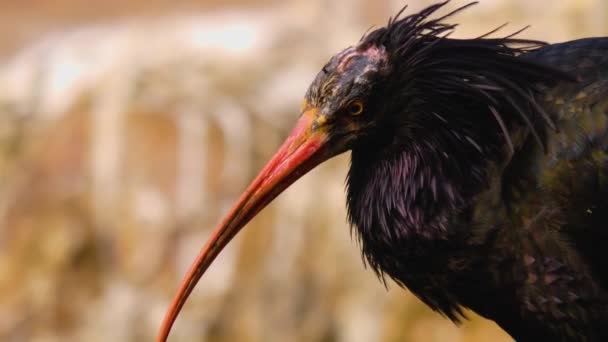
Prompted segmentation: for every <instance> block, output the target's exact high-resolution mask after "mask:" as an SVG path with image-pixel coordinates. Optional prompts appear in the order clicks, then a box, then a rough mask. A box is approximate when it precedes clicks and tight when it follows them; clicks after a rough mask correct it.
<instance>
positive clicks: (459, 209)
mask: <svg viewBox="0 0 608 342" xmlns="http://www.w3.org/2000/svg"><path fill="white" fill-rule="evenodd" d="M470 149H471V146H469V145H465V144H464V143H463V144H462V146H441V145H438V144H437V139H434V138H433V137H429V139H428V140H426V141H425V140H421V141H418V142H411V141H410V142H408V143H407V144H404V143H400V142H399V141H392V142H389V141H384V142H376V143H371V144H366V145H365V146H356V147H354V148H353V150H352V157H351V158H352V159H351V167H350V171H349V173H348V179H347V205H348V214H349V221H350V223H351V227H352V228H354V229H355V230H356V232H357V236H358V238H359V240H360V242H361V244H362V248H363V253H364V255H365V256H366V258H367V259H368V261H369V262H370V264H371V265H372V266H374V264H375V262H374V258H375V257H377V256H378V255H380V254H381V253H375V251H377V250H384V251H386V249H398V250H401V251H404V250H409V249H410V248H412V250H415V249H418V248H417V246H418V247H419V246H421V244H423V243H424V242H425V241H426V242H429V241H439V240H441V241H448V240H450V241H462V239H464V238H466V236H464V235H466V234H467V233H466V232H465V231H462V230H461V229H464V227H461V226H460V225H458V224H457V222H458V221H459V220H460V219H461V218H462V216H461V215H468V213H467V206H466V203H468V202H469V201H467V200H468V199H470V198H471V197H472V196H475V194H477V193H479V192H480V191H481V190H482V189H484V188H486V186H485V184H486V183H487V177H486V174H485V173H486V170H487V169H488V168H487V167H486V166H487V163H488V161H487V159H484V158H483V156H482V155H480V154H479V153H477V155H476V154H475V153H470ZM458 234H462V235H463V236H461V238H459V237H458V236H457V235H458Z"/></svg>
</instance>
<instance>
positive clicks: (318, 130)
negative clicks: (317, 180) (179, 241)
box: [157, 109, 342, 342]
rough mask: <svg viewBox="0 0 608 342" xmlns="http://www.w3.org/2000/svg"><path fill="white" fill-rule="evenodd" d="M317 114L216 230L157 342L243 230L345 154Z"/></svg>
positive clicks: (304, 119) (303, 122) (310, 114)
mask: <svg viewBox="0 0 608 342" xmlns="http://www.w3.org/2000/svg"><path fill="white" fill-rule="evenodd" d="M317 114H318V110H317V109H310V110H307V111H306V112H304V113H303V114H302V116H301V117H300V119H299V121H298V123H297V125H296V127H295V128H294V129H293V131H292V132H291V134H290V135H289V137H287V140H285V142H284V143H283V146H281V148H280V149H279V150H278V151H277V153H276V154H275V155H274V157H272V159H271V160H270V161H269V162H268V163H267V164H266V166H265V167H264V169H262V171H261V172H260V174H259V175H258V176H257V177H256V178H255V179H254V180H253V182H252V183H251V185H249V187H248V188H247V190H245V192H244V193H243V194H242V195H241V198H240V199H239V200H238V202H237V203H236V205H235V206H234V207H233V208H232V210H231V211H230V213H228V215H227V216H226V217H225V218H224V220H223V221H222V223H221V224H220V225H219V226H218V227H217V228H216V229H215V231H214V232H213V235H211V238H209V240H208V241H207V243H206V244H205V246H204V247H203V249H202V250H201V252H200V253H199V255H198V257H197V258H196V260H195V261H194V263H193V264H192V266H191V267H190V270H189V271H188V273H187V274H186V276H185V277H184V280H183V281H182V283H181V285H180V287H179V290H178V291H177V293H176V295H175V298H174V299H173V302H172V303H171V307H170V308H169V310H168V311H167V313H166V315H165V320H164V321H163V324H162V326H161V329H160V333H159V335H158V338H157V341H159V342H164V341H166V340H167V338H168V336H169V332H170V330H171V327H172V325H173V323H174V322H175V319H176V318H177V315H178V314H179V312H180V310H181V308H182V306H184V303H185V302H186V300H187V298H188V296H189V295H190V293H191V292H192V290H193V289H194V287H195V286H196V284H197V283H198V281H199V279H200V278H201V276H202V275H203V273H205V271H206V270H207V268H208V267H209V265H211V263H212V262H213V260H214V259H215V257H216V256H217V255H218V254H219V253H220V252H221V250H222V249H223V248H224V246H226V245H227V244H228V242H230V240H231V239H232V238H233V237H234V236H235V235H236V234H237V233H238V232H239V231H240V230H241V228H243V226H245V225H246V224H247V222H249V221H250V220H251V219H252V218H253V217H254V216H255V215H256V214H257V213H258V212H260V210H262V209H263V208H264V207H266V205H268V203H270V202H271V201H272V200H273V199H274V198H275V197H277V196H278V195H279V194H280V193H281V192H283V190H285V189H286V188H287V187H288V186H289V185H291V184H292V183H293V182H295V181H296V180H297V179H298V178H300V177H301V176H303V175H304V174H305V173H307V172H308V171H310V170H311V169H313V168H314V167H315V166H317V165H319V164H320V163H322V162H323V161H325V160H327V159H329V158H331V157H333V156H334V155H336V154H338V153H339V152H342V151H339V150H337V149H336V148H335V147H334V149H330V147H329V145H328V144H327V142H328V140H329V135H328V133H327V132H326V128H325V127H323V126H324V125H322V124H320V122H318V121H317V122H316V123H315V120H316V118H317ZM315 126H319V127H315Z"/></svg>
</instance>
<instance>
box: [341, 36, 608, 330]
mask: <svg viewBox="0 0 608 342" xmlns="http://www.w3.org/2000/svg"><path fill="white" fill-rule="evenodd" d="M518 58H529V59H532V60H533V61H534V62H539V63H543V64H547V65H551V66H553V67H557V68H559V69H560V70H564V71H567V72H571V73H573V74H576V75H577V77H578V78H579V79H578V80H577V81H576V82H567V81H564V82H560V83H558V84H555V85H552V86H551V87H546V89H543V90H542V91H540V92H539V93H538V94H537V95H536V97H537V98H538V104H539V105H541V106H543V108H545V110H546V112H547V114H548V115H550V118H551V120H552V121H553V122H554V123H555V129H551V128H549V127H544V128H543V129H542V132H541V133H542V135H543V137H544V138H543V141H544V144H546V147H545V148H543V146H542V145H539V144H538V143H537V141H536V140H535V138H534V137H533V135H532V134H531V133H530V132H523V131H525V130H526V129H527V127H526V126H519V127H518V128H517V129H515V130H512V133H511V134H512V136H513V137H512V138H511V139H512V140H513V144H514V145H515V146H514V149H515V151H514V153H513V154H512V155H511V154H509V153H504V154H503V156H501V158H496V157H495V158H492V157H483V158H480V159H476V158H471V157H468V158H467V157H466V154H472V155H475V154H483V152H481V151H479V150H478V148H479V149H481V148H480V147H479V144H482V142H481V141H480V142H477V143H472V141H471V140H469V139H472V138H469V139H466V136H465V134H466V133H465V132H458V131H456V132H448V133H447V134H450V133H452V134H456V135H458V134H460V135H461V137H458V136H455V137H454V139H445V140H443V142H442V140H441V139H439V138H436V137H435V136H434V135H433V134H434V133H432V132H425V134H424V135H422V136H421V137H418V138H417V139H415V140H416V142H414V143H412V141H410V139H409V138H408V137H405V138H403V140H404V141H400V139H399V138H397V139H394V136H393V139H392V140H391V141H389V142H384V143H383V142H380V143H377V144H375V143H374V142H370V141H365V142H364V143H363V144H362V146H357V147H353V149H352V165H351V169H350V171H349V183H348V204H349V209H350V220H351V223H352V224H353V227H354V228H355V229H356V231H357V233H358V234H359V237H360V243H361V244H362V247H363V251H364V254H365V256H366V257H367V260H368V262H369V263H370V265H371V266H372V267H373V268H374V269H375V270H376V271H377V272H378V273H379V274H387V275H389V276H390V277H391V278H393V279H394V280H395V281H397V282H398V283H399V284H400V285H403V286H405V287H407V288H408V289H410V290H411V291H412V292H413V293H414V294H415V295H416V296H418V297H419V298H420V299H421V300H422V301H423V302H425V303H426V304H427V305H428V306H430V307H431V308H433V309H435V310H437V311H440V312H441V313H443V314H445V315H446V316H448V317H449V318H451V319H453V320H455V321H458V320H459V316H461V315H462V311H461V309H460V308H461V306H465V307H468V308H470V309H472V310H474V311H476V312H477V313H479V314H480V315H482V316H485V317H487V318H490V319H492V320H495V321H496V322H497V323H498V324H499V325H500V326H501V327H503V328H504V329H505V330H506V331H508V332H509V333H510V334H511V335H512V336H513V337H514V338H516V339H517V340H518V341H538V340H550V341H562V340H563V341H604V340H608V327H607V326H606V323H608V292H607V291H608V282H607V280H608V279H607V276H608V267H607V266H608V264H607V263H608V251H607V250H606V249H604V248H603V247H602V245H603V243H604V242H606V241H608V231H607V228H608V39H606V38H597V39H583V40H579V41H573V42H568V43H563V44H555V45H551V46H546V47H543V48H541V49H539V50H536V51H534V52H530V53H528V54H525V55H523V56H520V57H518ZM504 76H505V77H509V75H504ZM513 81H514V82H515V81H517V80H513ZM500 109H501V108H500V107H499V108H497V110H500ZM457 110H458V109H457V108H453V109H451V111H452V114H451V115H450V116H447V115H446V116H445V118H443V119H439V118H438V119H437V121H438V122H436V123H435V124H434V125H433V128H434V129H435V130H437V131H440V130H441V128H440V127H439V124H440V123H441V122H442V121H443V120H446V121H447V122H445V125H446V126H447V128H448V130H451V129H454V127H453V126H450V122H449V120H450V119H449V118H450V117H451V116H452V115H454V114H455V113H456V111H457ZM480 128H482V129H485V128H484V127H483V126H482V127H480ZM437 134H438V135H441V134H443V133H442V132H439V133H437ZM442 143H445V145H443V144H442ZM475 145H477V146H475ZM489 153H494V152H492V151H489ZM463 154H464V155H463ZM408 180H409V181H408ZM438 203H442V204H439V205H438Z"/></svg>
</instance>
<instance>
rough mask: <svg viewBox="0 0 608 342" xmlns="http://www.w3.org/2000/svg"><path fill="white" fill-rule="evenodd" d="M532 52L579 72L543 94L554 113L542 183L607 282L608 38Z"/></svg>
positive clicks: (567, 229)
mask: <svg viewBox="0 0 608 342" xmlns="http://www.w3.org/2000/svg"><path fill="white" fill-rule="evenodd" d="M528 57H529V58H534V59H536V60H538V61H540V62H543V63H548V64H550V65H553V66H555V67H558V68H560V69H562V70H564V71H566V72H569V73H571V74H573V75H575V76H576V77H577V78H578V82H562V83H560V84H558V85H556V86H555V87H553V88H551V89H548V90H547V92H546V93H545V95H544V98H543V99H541V100H542V102H543V104H544V108H545V109H546V110H547V112H548V113H551V115H552V116H553V118H554V119H555V126H556V130H555V131H551V132H549V133H547V153H546V154H545V156H544V159H543V160H542V161H541V162H540V163H539V164H537V165H536V169H537V170H538V173H537V177H538V178H537V179H538V186H539V187H541V188H542V189H544V190H545V191H544V193H545V194H547V196H546V199H547V200H548V202H551V204H549V205H553V206H554V207H555V208H558V210H559V211H560V215H559V218H560V219H559V220H560V224H559V226H560V230H561V231H562V232H564V234H565V235H564V236H565V237H567V238H568V239H569V240H570V241H571V243H572V245H573V249H574V250H575V251H576V252H577V253H579V254H580V255H582V256H583V258H584V259H586V260H587V264H589V265H590V268H591V271H592V272H593V273H594V274H595V275H596V276H597V278H599V279H600V281H601V283H602V285H603V287H604V288H608V249H607V248H605V245H606V243H608V38H587V39H580V40H575V41H572V42H567V43H561V44H554V45H550V46H547V47H545V48H543V49H540V50H538V51H535V52H533V53H530V55H529V56H528Z"/></svg>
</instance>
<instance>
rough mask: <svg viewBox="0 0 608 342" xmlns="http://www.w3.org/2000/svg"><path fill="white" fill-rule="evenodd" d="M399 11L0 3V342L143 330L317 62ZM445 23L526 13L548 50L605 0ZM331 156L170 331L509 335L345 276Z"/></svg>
mask: <svg viewBox="0 0 608 342" xmlns="http://www.w3.org/2000/svg"><path fill="white" fill-rule="evenodd" d="M409 3H410V11H416V10H419V9H421V8H422V7H424V6H426V5H428V4H430V3H431V2H430V1H426V0H425V1H423V0H410V1H409ZM464 3H465V1H453V2H452V3H451V4H450V5H449V6H448V8H454V7H455V6H457V5H463V4H464ZM404 4H405V0H387V1H377V0H283V1H281V0H230V1H226V0H224V1H222V0H201V1H186V0H181V1H171V0H147V1H135V0H129V1H124V0H106V1H88V0H52V1H51V0H20V1H9V0H3V1H1V2H0V340H1V341H45V342H46V341H91V342H94V341H150V340H152V339H153V337H154V336H155V334H156V332H157V329H158V327H159V324H160V322H161V320H162V317H163V315H164V311H165V310H166V308H167V306H168V304H169V301H170V299H171V298H172V296H173V293H174V291H175V290H176V288H177V285H178V283H179V281H180V280H181V278H182V276H183V275H184V273H185V272H186V269H187V268H188V266H189V265H190V263H191V261H192V259H193V258H194V256H195V255H196V254H197V252H198V250H199V248H200V247H201V246H202V244H203V243H204V241H205V240H206V239H207V237H208V236H209V234H210V232H211V230H212V228H213V227H214V226H215V224H216V223H217V222H218V221H219V220H220V219H221V217H222V215H224V214H225V213H226V212H227V211H228V209H229V207H230V205H231V204H232V202H233V201H234V200H235V199H236V198H237V197H238V195H239V193H240V192H241V191H242V190H243V189H244V188H245V186H246V185H247V183H248V182H249V181H250V180H251V179H252V178H253V177H254V175H255V174H256V172H257V171H258V170H259V169H260V168H261V166H262V164H263V163H264V161H265V160H266V159H268V158H269V157H270V156H271V154H272V152H273V151H274V150H275V149H276V148H277V147H278V145H279V144H280V142H281V140H282V138H283V137H285V135H286V134H287V132H288V130H289V127H290V125H291V124H293V122H294V121H295V118H296V116H297V115H298V109H299V103H300V100H301V98H302V96H303V94H304V91H305V89H306V87H307V85H308V83H309V82H310V81H311V80H312V78H313V77H314V75H315V74H316V72H317V71H318V70H319V68H320V66H322V65H323V63H324V62H325V61H326V60H327V59H328V58H329V57H330V56H331V55H332V54H333V53H335V52H337V51H338V50H340V49H341V48H343V47H345V46H347V45H350V44H351V43H353V42H355V41H356V40H357V39H358V38H359V37H360V36H361V34H362V32H363V31H365V30H366V29H367V28H368V27H369V26H371V25H372V24H374V25H376V26H380V25H383V24H384V23H385V22H386V20H387V18H388V16H389V15H392V14H394V13H395V12H396V11H397V10H398V9H399V8H400V7H401V6H403V5H404ZM410 13H411V12H410ZM453 20H454V21H457V22H460V23H461V24H462V25H461V26H460V27H459V29H458V31H457V33H456V36H457V37H464V36H469V37H470V36H477V35H480V34H482V33H485V32H487V31H489V30H491V29H493V28H494V27H496V26H498V25H500V24H502V23H504V22H510V23H511V24H510V26H508V27H507V29H506V30H505V31H502V32H504V34H506V33H508V32H512V31H515V30H517V29H519V28H521V27H523V26H525V25H527V24H531V25H532V27H531V28H530V29H529V30H527V31H526V32H525V33H524V34H523V36H526V37H529V38H535V39H541V40H546V41H549V42H559V41H564V40H569V39H574V38H579V37H584V36H599V35H608V1H605V0H569V1H566V0H559V1H530V0H517V1H507V0H485V1H481V4H480V5H478V6H475V7H473V8H472V9H470V10H467V11H466V12H465V13H462V14H460V15H458V16H457V17H456V18H454V19H453ZM347 163H348V155H344V156H341V157H339V158H336V159H335V160H332V161H330V162H328V163H326V164H325V165H322V166H321V167H319V168H318V169H316V170H314V171H313V172H312V173H311V174H309V175H307V176H306V177H304V178H303V179H301V180H300V181H299V182H298V183H297V184H295V185H294V186H293V187H292V188H291V189H289V190H288V191H286V192H285V193H284V194H283V195H282V196H281V197H280V198H279V199H278V200H277V201H275V203H273V204H272V205H270V206H269V207H268V208H267V209H266V210H265V211H264V212H262V213H261V214H260V215H259V217H257V218H256V219H255V220H254V221H253V222H252V223H251V224H249V226H248V227H247V228H246V229H245V230H244V231H243V232H242V233H241V234H240V235H239V236H238V237H237V238H236V240H235V241H234V242H233V243H232V244H231V245H230V246H229V247H228V249H226V250H225V251H224V252H223V253H222V254H221V256H220V257H219V258H218V259H217V261H216V263H215V264H214V265H213V266H212V267H211V269H210V270H209V271H208V273H207V274H206V276H205V277H204V278H203V280H202V281H201V283H200V284H199V286H198V287H197V289H196V290H195V291H194V293H193V294H192V296H191V298H190V300H189V302H188V303H187V304H186V306H185V308H184V311H183V313H182V315H181V316H180V317H179V319H178V321H177V324H176V326H175V328H174V331H173V335H172V339H171V340H172V341H328V342H329V341H348V342H351V341H352V342H358V341H361V342H363V341H454V342H457V341H462V342H464V341H509V340H510V339H509V337H508V336H507V335H506V334H504V333H503V332H501V331H500V330H499V329H498V328H497V327H496V325H495V324H493V323H492V322H488V321H485V320H483V319H481V318H479V317H476V316H475V315H474V314H471V315H470V316H471V318H472V320H471V321H470V322H467V323H465V324H464V326H463V327H462V328H457V327H455V326H454V325H453V324H452V323H450V322H449V321H447V320H445V319H443V318H442V317H440V316H439V315H437V314H435V313H433V312H431V311H430V310H428V309H427V308H425V307H424V306H422V305H421V304H420V303H419V301H418V300H417V299H415V298H414V297H413V296H412V295H411V294H409V293H408V292H407V291H404V290H401V289H399V288H398V287H397V286H396V285H394V284H393V283H392V282H390V281H389V282H388V284H387V285H388V286H387V288H385V287H384V286H383V285H382V283H381V282H379V281H378V280H377V279H376V278H375V276H374V275H373V272H371V271H369V270H365V269H364V267H363V263H362V261H361V257H360V255H359V250H358V246H357V243H356V241H355V240H354V239H353V238H351V236H350V235H349V230H348V227H347V225H346V220H345V214H344V194H343V191H344V189H343V188H344V181H343V178H344V175H345V173H346V169H347Z"/></svg>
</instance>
